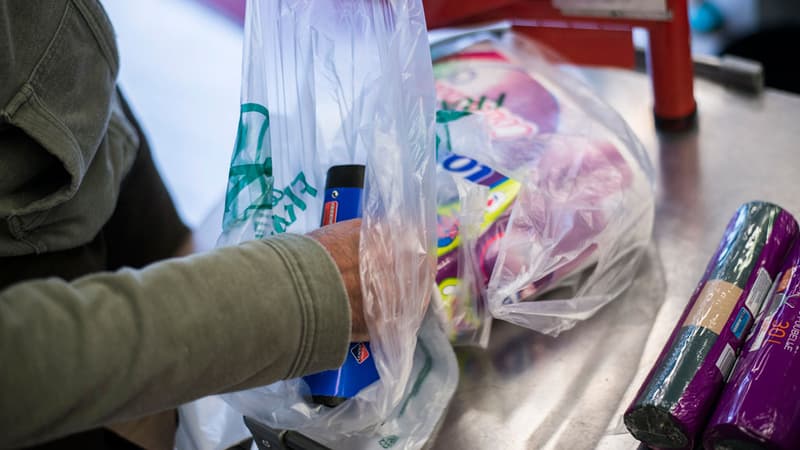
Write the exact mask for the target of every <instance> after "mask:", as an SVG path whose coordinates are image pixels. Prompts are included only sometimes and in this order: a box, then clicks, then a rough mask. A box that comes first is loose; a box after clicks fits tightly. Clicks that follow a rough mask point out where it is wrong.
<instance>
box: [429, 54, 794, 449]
mask: <svg viewBox="0 0 800 450" xmlns="http://www.w3.org/2000/svg"><path fill="white" fill-rule="evenodd" d="M580 73H581V74H583V75H584V76H585V77H586V81H588V82H589V84H590V86H591V87H593V88H594V89H595V91H596V92H597V93H598V94H599V95H600V97H601V98H603V99H604V100H605V101H606V102H608V103H609V104H611V106H613V107H614V108H615V109H617V111H619V112H620V114H621V115H622V116H623V117H624V118H625V120H626V121H628V123H629V124H630V126H631V128H632V129H633V130H634V131H635V132H636V134H637V135H638V136H639V138H640V139H641V140H642V142H643V143H644V145H645V147H646V148H647V150H648V152H649V153H650V154H651V156H652V158H653V161H654V163H655V166H656V168H657V175H658V177H657V192H656V220H655V229H654V240H653V245H652V246H651V249H650V251H649V253H648V255H647V257H646V258H645V260H644V262H643V264H642V265H641V267H640V271H639V275H638V277H637V279H636V281H635V282H634V284H633V286H632V287H631V288H630V289H629V290H628V291H627V292H626V293H625V294H624V295H623V296H622V297H621V298H619V299H617V300H616V301H615V302H613V303H611V304H610V305H609V306H607V307H606V308H604V309H602V310H601V311H600V312H599V313H598V314H597V315H596V316H594V317H593V318H591V319H590V320H588V321H586V322H585V323H582V324H579V325H577V326H576V327H575V328H574V329H572V330H570V331H567V332H565V333H563V334H562V335H561V336H559V337H558V338H556V339H553V338H550V337H548V336H542V335H538V334H535V333H531V332H529V331H527V330H524V329H521V328H518V327H516V326H513V325H510V324H507V323H499V322H495V326H494V328H493V330H492V336H491V340H490V344H489V349H488V351H481V350H476V349H462V350H459V351H458V352H457V353H458V356H459V362H460V363H461V367H462V372H461V381H460V385H459V387H458V390H457V391H456V394H455V398H454V399H453V402H452V404H451V406H450V410H449V413H448V415H447V417H446V418H445V421H444V423H443V426H442V429H441V431H440V433H439V434H438V437H437V439H436V441H435V442H433V443H432V448H442V449H444V448H463V449H473V448H474V449H480V448H498V449H500V448H502V449H532V448H536V449H545V448H553V449H583V448H586V449H589V448H598V449H609V450H610V449H615V450H616V449H635V448H637V447H638V446H639V443H638V442H637V441H636V440H634V439H633V438H632V437H631V436H630V435H628V434H627V432H626V430H625V428H624V426H623V424H622V411H623V409H624V408H625V407H626V406H627V405H628V403H629V402H630V400H631V399H632V397H633V395H634V394H635V391H636V390H637V389H638V387H639V385H640V384H641V382H642V380H643V379H644V377H645V375H646V372H647V371H649V369H650V367H651V366H652V364H653V362H654V361H655V359H656V358H657V356H658V354H659V352H660V351H661V349H662V347H663V345H664V343H665V342H666V340H667V339H668V337H669V333H670V332H671V331H672V328H673V327H674V325H675V323H676V322H677V320H678V318H679V316H680V314H681V312H682V311H683V308H684V306H685V305H686V302H687V301H688V299H689V296H690V295H691V293H692V291H693V290H694V288H695V286H696V284H697V282H698V280H699V279H700V276H701V275H702V273H703V270H704V268H705V265H706V263H707V262H708V260H709V258H710V257H711V255H712V253H713V252H714V250H715V248H716V246H717V244H718V242H719V239H720V237H721V236H722V232H723V230H724V228H725V225H726V223H727V221H728V219H729V218H730V216H731V215H732V214H733V212H734V211H735V210H736V208H737V207H738V206H739V205H740V204H742V203H744V202H746V201H748V200H753V199H761V200H767V201H771V202H774V203H777V204H779V205H781V206H783V207H784V208H785V209H787V210H788V211H790V212H792V213H794V214H800V196H798V195H797V194H796V192H797V189H798V184H800V177H798V174H797V171H798V169H800V152H798V151H797V150H796V148H795V145H796V144H795V143H796V142H798V141H800V127H798V126H797V125H796V124H797V123H798V118H800V97H798V96H796V95H792V94H787V93H783V92H779V91H773V90H767V91H765V92H764V94H763V95H762V96H759V97H749V96H744V95H741V94H738V93H736V92H733V91H729V90H726V89H725V88H724V87H721V86H719V85H716V84H713V83H711V82H708V81H705V80H701V79H698V80H696V81H695V95H696V98H697V102H698V109H699V126H698V128H697V129H696V130H695V131H692V132H689V133H685V134H679V135H659V134H657V133H656V132H655V129H654V127H653V125H652V120H651V117H652V116H651V112H650V102H649V100H647V99H648V98H649V94H648V92H649V89H650V88H649V84H648V83H649V81H648V79H647V77H646V76H644V75H642V74H638V73H634V72H629V71H622V70H611V69H581V70H580Z"/></svg>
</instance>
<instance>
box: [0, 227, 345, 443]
mask: <svg viewBox="0 0 800 450" xmlns="http://www.w3.org/2000/svg"><path fill="white" fill-rule="evenodd" d="M349 335H350V310H349V304H348V300H347V293H346V291H345V288H344V285H343V282H342V280H341V277H340V275H339V272H338V270H337V269H336V266H335V264H334V263H333V261H332V259H331V257H330V255H328V253H327V252H326V251H325V249H324V248H323V247H322V246H321V245H320V244H318V243H317V242H316V241H314V240H312V239H310V238H307V237H304V236H296V235H283V236H279V237H275V238H271V239H267V240H263V241H252V242H248V243H244V244H241V245H239V246H236V247H230V248H223V249H218V250H216V251H214V252H210V253H207V254H203V255H196V256H192V257H188V258H183V259H174V260H168V261H165V262H162V263H158V264H154V265H152V266H150V267H148V268H145V269H143V270H140V271H134V270H130V269H123V270H121V271H119V272H117V273H105V274H97V275H91V276H87V277H84V278H81V279H78V280H76V281H74V282H72V283H67V282H64V281H62V280H59V279H47V280H39V281H31V282H26V283H20V284H17V285H14V286H11V287H9V288H8V289H6V290H5V291H2V292H0V361H2V370H0V392H2V395H0V447H8V446H12V447H16V446H20V445H27V444H31V443H34V442H35V441H42V440H46V439H52V438H54V437H57V436H60V435H64V434H68V433H72V432H75V431H79V430H82V429H89V428H92V427H95V426H98V425H102V424H105V423H108V422H111V421H116V420H122V419H127V418H133V417H135V416H139V415H143V414H146V413H151V412H155V411H158V410H162V409H167V408H170V407H174V406H176V405H178V404H180V403H184V402H187V401H189V400H193V399H196V398H199V397H201V396H205V395H209V394H215V393H221V392H227V391H234V390H240V389H244V388H249V387H254V386H259V385H265V384H269V383H272V382H274V381H277V380H280V379H286V378H294V377H297V376H300V375H303V374H307V373H313V372H317V371H320V370H324V369H330V368H334V367H337V366H338V365H340V364H341V363H342V361H343V359H344V357H345V354H346V349H347V343H348V341H349Z"/></svg>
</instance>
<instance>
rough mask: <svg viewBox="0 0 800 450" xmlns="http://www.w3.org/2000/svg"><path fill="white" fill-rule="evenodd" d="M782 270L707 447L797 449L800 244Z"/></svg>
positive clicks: (713, 420) (709, 429) (706, 440)
mask: <svg viewBox="0 0 800 450" xmlns="http://www.w3.org/2000/svg"><path fill="white" fill-rule="evenodd" d="M782 271H783V273H782V275H781V277H780V278H779V282H778V283H776V285H775V287H774V290H775V292H774V294H773V295H772V298H771V300H770V303H769V304H767V305H766V306H765V307H764V309H763V311H762V312H761V314H760V315H759V321H758V322H757V324H756V326H755V327H754V328H753V332H752V333H751V335H750V337H749V338H748V340H747V342H746V344H745V348H744V351H743V353H742V356H741V357H740V358H739V361H738V362H737V363H736V369H735V370H734V372H733V375H732V376H731V379H730V381H729V382H728V385H727V386H726V387H725V389H724V391H723V393H722V397H721V398H720V401H719V403H718V404H717V409H716V411H715V412H714V415H713V416H712V418H711V421H710V422H709V425H708V427H707V428H706V433H705V436H704V438H703V441H704V443H705V446H706V449H715V450H723V449H752V448H764V449H774V450H796V449H800V244H798V245H795V247H794V249H793V250H792V252H791V253H790V255H789V257H788V258H787V259H786V262H785V263H784V265H783V269H782Z"/></svg>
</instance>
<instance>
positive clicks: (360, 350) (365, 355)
mask: <svg viewBox="0 0 800 450" xmlns="http://www.w3.org/2000/svg"><path fill="white" fill-rule="evenodd" d="M350 354H352V355H353V358H355V359H356V362H357V363H359V364H363V363H364V361H366V360H367V359H369V350H367V346H366V345H364V343H363V342H359V343H357V344H355V345H353V346H352V347H350Z"/></svg>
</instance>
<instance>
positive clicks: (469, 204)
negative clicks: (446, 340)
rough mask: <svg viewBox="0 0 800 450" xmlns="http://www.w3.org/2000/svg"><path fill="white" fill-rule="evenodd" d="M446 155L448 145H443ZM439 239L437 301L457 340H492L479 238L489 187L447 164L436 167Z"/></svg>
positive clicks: (475, 342) (473, 342)
mask: <svg viewBox="0 0 800 450" xmlns="http://www.w3.org/2000/svg"><path fill="white" fill-rule="evenodd" d="M437 154H439V155H443V154H444V150H442V151H437ZM436 180H437V182H436V201H437V205H438V208H437V214H436V219H437V223H438V240H437V256H438V262H437V265H436V289H434V296H435V299H436V301H435V302H434V306H436V307H437V308H438V313H439V316H440V319H441V321H442V323H443V324H444V326H445V329H446V330H447V335H448V336H449V337H450V341H451V342H452V343H453V344H454V345H477V346H481V347H486V345H487V344H488V343H489V331H490V329H491V316H490V315H489V309H488V307H487V305H486V301H485V300H486V286H485V283H483V280H482V278H481V277H480V276H479V274H478V267H477V259H476V252H475V251H474V249H475V243H476V241H477V238H478V236H479V235H480V233H481V231H482V230H481V223H482V220H483V216H484V209H485V206H486V198H487V196H488V193H489V190H488V188H483V186H480V185H475V184H472V183H470V182H469V181H466V180H464V179H462V178H461V177H459V176H457V175H455V174H453V173H451V172H448V171H446V170H444V169H443V168H442V167H441V165H438V166H437V170H436Z"/></svg>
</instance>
